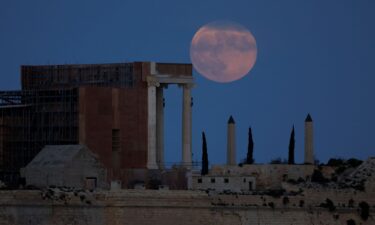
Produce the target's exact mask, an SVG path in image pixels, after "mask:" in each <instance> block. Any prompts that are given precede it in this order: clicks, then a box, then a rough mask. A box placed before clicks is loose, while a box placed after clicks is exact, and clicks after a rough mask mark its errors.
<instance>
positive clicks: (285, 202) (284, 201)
mask: <svg viewBox="0 0 375 225" xmlns="http://www.w3.org/2000/svg"><path fill="white" fill-rule="evenodd" d="M288 203H289V198H288V197H286V196H285V197H284V198H283V204H284V205H287V204H288Z"/></svg>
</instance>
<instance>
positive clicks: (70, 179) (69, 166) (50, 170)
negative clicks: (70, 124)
mask: <svg viewBox="0 0 375 225" xmlns="http://www.w3.org/2000/svg"><path fill="white" fill-rule="evenodd" d="M21 173H22V175H23V176H24V177H25V179H26V184H27V185H32V186H36V187H47V186H51V185H54V186H60V187H61V186H66V187H74V188H87V189H95V188H107V187H108V184H107V181H106V170H105V168H104V167H103V165H102V164H101V163H100V162H99V160H98V157H97V156H96V155H95V154H93V153H92V152H91V151H90V150H89V149H88V148H87V147H86V146H84V145H47V146H46V147H44V148H43V149H42V150H41V151H40V152H39V153H38V155H37V156H35V158H34V159H33V160H32V161H31V162H30V163H29V164H28V165H27V166H26V167H25V168H23V169H22V170H21Z"/></svg>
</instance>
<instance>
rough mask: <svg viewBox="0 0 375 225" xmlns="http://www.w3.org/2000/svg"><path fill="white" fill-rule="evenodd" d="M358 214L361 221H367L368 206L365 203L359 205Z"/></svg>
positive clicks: (368, 214)
mask: <svg viewBox="0 0 375 225" xmlns="http://www.w3.org/2000/svg"><path fill="white" fill-rule="evenodd" d="M358 206H359V213H360V216H361V218H362V219H363V220H367V219H368V217H369V216H370V206H369V204H368V203H367V202H360V203H359V205H358Z"/></svg>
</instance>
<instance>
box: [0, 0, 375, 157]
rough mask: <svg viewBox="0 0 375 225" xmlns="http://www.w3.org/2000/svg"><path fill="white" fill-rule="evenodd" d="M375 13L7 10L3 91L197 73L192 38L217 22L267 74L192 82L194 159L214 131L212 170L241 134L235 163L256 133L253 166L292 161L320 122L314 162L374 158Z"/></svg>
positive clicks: (171, 152)
mask: <svg viewBox="0 0 375 225" xmlns="http://www.w3.org/2000/svg"><path fill="white" fill-rule="evenodd" d="M374 12H375V1H372V0H362V1H355V0H351V1H347V0H336V1H325V0H314V1H313V0H311V1H300V0H295V1H289V0H286V1H278V0H275V1H264V0H259V1H250V0H243V1H219V0H213V1H202V0H200V1H193V0H189V1H176V0H168V1H163V0H160V1H138V0H137V1H124V0H121V1H120V0H119V1H95V0H87V1H77V0H69V1H68V0H64V1H55V0H34V1H29V0H24V1H20V0H14V1H1V3H0V68H1V71H0V90H15V89H16V90H17V89H20V79H19V77H20V65H23V64H28V65H38V64H75V63H76V64H84V63H114V62H129V61H130V62H132V61H156V62H176V63H190V56H189V48H190V42H191V39H192V37H193V36H194V33H195V32H196V31H197V30H198V29H199V28H200V27H201V26H203V25H205V24H207V23H209V22H212V21H215V20H230V21H234V22H237V23H239V24H242V25H243V26H245V27H246V28H247V29H249V30H250V31H251V33H252V34H253V35H254V36H255V38H256V40H257V47H258V56H257V62H256V64H255V66H254V68H253V69H252V70H251V72H250V73H249V74H248V75H247V76H245V77H244V78H242V79H240V80H238V81H235V82H232V83H227V84H222V83H215V82H212V81H209V80H207V79H205V78H204V77H202V76H200V75H199V74H198V72H197V71H194V72H193V73H194V74H193V75H194V77H195V80H196V83H197V85H196V87H195V88H194V89H193V97H194V106H193V154H194V155H193V159H194V160H196V161H197V160H200V158H201V132H202V131H205V132H206V136H207V144H208V155H209V160H210V163H211V164H218V163H224V162H225V161H226V126H227V121H228V118H229V116H230V115H233V117H234V119H235V121H236V125H237V128H236V129H237V130H236V131H237V160H238V161H240V160H241V159H243V158H245V156H246V149H247V129H248V127H249V126H251V127H252V129H253V136H254V142H255V148H254V158H255V161H256V162H258V163H266V162H269V161H270V160H271V159H274V158H276V157H281V158H287V155H288V144H289V136H290V131H291V128H292V126H293V124H294V125H295V128H296V162H297V163H300V162H302V161H303V144H304V140H303V137H304V136H303V131H304V119H305V117H306V115H307V113H311V116H312V118H313V120H314V128H315V130H314V135H315V143H314V144H315V155H316V157H317V159H319V160H320V161H321V162H322V161H323V162H325V161H327V159H329V158H331V157H344V158H349V157H357V158H360V159H366V158H367V157H369V156H374V155H375V131H374V129H375V105H374V97H375V88H374V86H375V77H374V76H375V61H374V59H375V57H374V51H375V42H374V41H375V13H374ZM165 93H166V108H165V130H166V131H165V142H166V161H167V162H178V161H180V159H181V108H182V102H181V99H182V90H181V89H179V88H178V87H177V86H170V87H169V88H168V89H167V90H166V92H165Z"/></svg>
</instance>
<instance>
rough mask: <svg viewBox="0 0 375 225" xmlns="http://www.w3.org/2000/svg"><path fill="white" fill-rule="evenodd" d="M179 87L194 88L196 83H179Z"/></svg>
mask: <svg viewBox="0 0 375 225" xmlns="http://www.w3.org/2000/svg"><path fill="white" fill-rule="evenodd" d="M178 87H182V88H187V89H192V88H194V87H195V84H194V83H185V84H178Z"/></svg>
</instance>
